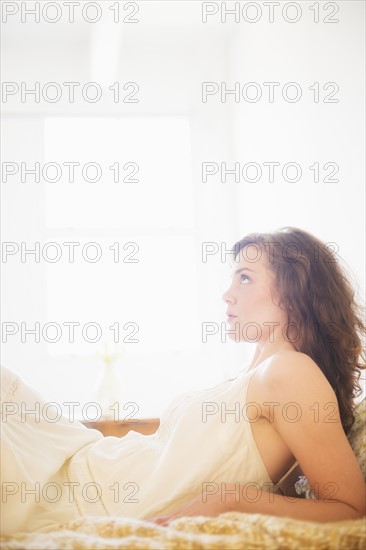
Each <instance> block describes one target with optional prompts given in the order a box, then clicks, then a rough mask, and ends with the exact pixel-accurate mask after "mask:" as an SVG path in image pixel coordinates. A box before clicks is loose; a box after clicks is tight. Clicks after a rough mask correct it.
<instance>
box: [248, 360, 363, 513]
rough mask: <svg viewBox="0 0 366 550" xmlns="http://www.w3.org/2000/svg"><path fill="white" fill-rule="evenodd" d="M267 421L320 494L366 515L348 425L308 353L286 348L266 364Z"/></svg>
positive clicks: (263, 378) (261, 374) (261, 377)
mask: <svg viewBox="0 0 366 550" xmlns="http://www.w3.org/2000/svg"><path fill="white" fill-rule="evenodd" d="M262 367H263V368H261V371H260V372H259V373H258V375H259V376H258V380H259V382H262V384H261V386H258V387H260V388H261V391H262V403H263V405H264V411H266V407H267V410H268V411H270V412H268V413H267V415H266V416H267V420H269V422H270V423H271V425H272V427H273V428H274V430H276V432H277V433H278V435H279V436H280V437H281V438H282V440H283V441H284V442H285V444H286V446H287V448H288V449H289V450H290V452H291V453H292V455H293V456H294V457H295V458H296V460H297V462H298V464H299V465H300V468H301V470H302V472H303V473H304V475H305V476H306V478H307V479H308V481H309V483H310V485H311V487H312V488H313V490H314V494H315V497H316V498H317V499H320V500H323V499H324V500H325V499H328V501H338V502H343V503H345V504H347V505H349V506H350V507H351V508H353V510H354V511H355V512H356V515H355V517H362V516H363V515H364V514H365V513H366V508H365V502H366V492H365V483H364V479H363V475H362V471H361V469H360V466H359V464H358V462H357V459H356V457H355V455H354V453H353V450H352V447H351V446H350V444H349V441H348V440H347V437H346V435H345V432H344V430H343V427H342V422H341V418H340V412H339V407H338V402H337V397H336V394H335V392H334V390H333V388H332V387H331V385H330V383H329V382H328V380H327V378H326V376H325V375H324V374H323V372H322V371H321V369H320V367H319V366H318V365H317V364H316V363H315V362H314V361H313V360H312V359H311V358H310V357H308V356H307V355H306V354H304V353H300V352H284V353H281V354H278V355H277V356H273V357H272V358H271V359H270V360H269V361H268V362H266V363H264V364H263V365H262Z"/></svg>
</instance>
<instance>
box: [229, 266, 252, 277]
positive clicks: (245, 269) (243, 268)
mask: <svg viewBox="0 0 366 550" xmlns="http://www.w3.org/2000/svg"><path fill="white" fill-rule="evenodd" d="M242 271H251V272H252V273H255V271H254V269H249V267H242V268H241V269H237V270H236V271H235V273H234V275H236V274H237V273H241V272H242Z"/></svg>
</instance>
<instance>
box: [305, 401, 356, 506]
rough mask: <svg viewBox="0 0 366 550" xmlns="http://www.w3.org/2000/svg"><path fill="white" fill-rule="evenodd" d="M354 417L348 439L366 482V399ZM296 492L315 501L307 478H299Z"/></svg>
mask: <svg viewBox="0 0 366 550" xmlns="http://www.w3.org/2000/svg"><path fill="white" fill-rule="evenodd" d="M354 415H355V422H354V424H353V426H352V428H351V430H350V431H349V433H348V435H347V439H348V441H349V443H350V445H351V447H352V449H353V452H354V453H355V456H356V458H357V461H358V463H359V465H360V468H361V471H362V473H363V477H364V480H365V481H366V397H364V398H363V399H362V401H360V402H359V403H358V404H357V405H356V407H355V410H354ZM295 491H296V493H297V494H298V495H305V498H308V499H310V500H315V495H314V492H313V490H312V488H311V486H310V484H309V482H308V480H307V479H306V477H305V476H299V479H298V481H296V483H295Z"/></svg>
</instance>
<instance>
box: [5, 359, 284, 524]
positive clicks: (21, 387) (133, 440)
mask: <svg viewBox="0 0 366 550" xmlns="http://www.w3.org/2000/svg"><path fill="white" fill-rule="evenodd" d="M1 371H2V373H1V375H2V380H1V381H2V385H1V401H2V402H1V482H2V492H3V495H2V521H1V531H2V533H3V534H10V533H15V532H21V531H46V530H48V529H52V528H54V527H55V526H56V525H58V524H60V523H64V522H66V521H69V520H72V519H77V518H79V517H81V516H85V515H103V516H105V515H110V516H116V515H117V516H124V517H131V518H147V517H150V516H154V515H158V514H165V513H168V512H170V511H172V510H174V509H176V508H178V507H179V506H181V505H183V504H184V503H185V502H188V501H189V500H191V499H192V498H194V497H196V496H198V495H200V494H202V491H203V490H204V489H206V490H207V492H209V491H214V490H216V491H220V492H221V495H222V498H224V493H223V491H224V489H225V483H236V482H238V483H240V484H248V485H253V484H257V487H261V488H262V489H263V490H265V491H275V490H276V489H275V486H274V485H273V483H272V481H271V479H270V477H269V475H268V472H267V470H266V468H265V466H264V463H263V461H262V459H261V456H260V454H259V452H258V449H257V446H256V444H255V441H254V439H253V435H252V430H251V423H250V422H249V420H248V416H247V407H246V393H247V388H248V384H249V381H250V379H251V376H252V374H253V373H254V371H255V369H250V370H249V371H244V372H240V374H239V375H238V376H237V378H235V379H233V380H227V381H226V382H224V383H222V384H218V385H217V386H214V387H211V388H209V389H206V390H203V391H196V392H191V393H188V394H184V395H182V396H179V397H178V398H177V399H175V400H174V401H173V402H172V404H171V405H170V406H169V407H168V408H167V409H166V410H165V412H164V414H163V415H162V418H161V423H160V427H159V429H158V431H157V432H156V433H155V434H153V435H148V436H146V435H142V434H139V433H137V432H134V431H130V432H129V433H128V434H127V435H125V436H124V437H122V438H118V437H114V436H108V437H103V436H102V434H101V433H100V432H98V431H97V430H91V429H88V428H86V427H85V426H83V425H82V424H81V423H80V422H77V421H70V420H69V419H67V418H65V417H62V418H61V419H59V420H58V421H57V422H50V421H49V418H52V412H51V409H52V407H51V406H49V405H48V407H49V408H48V410H47V415H46V418H42V417H41V416H42V415H39V414H36V415H27V416H26V417H25V416H24V408H25V407H26V409H27V410H30V409H35V410H37V407H38V410H41V411H42V409H43V407H44V405H45V403H46V401H45V399H44V398H43V397H42V396H41V395H40V394H39V393H38V392H37V391H36V390H34V389H33V388H32V387H31V386H29V385H28V384H26V383H25V382H24V381H23V380H22V379H21V378H20V377H19V376H18V375H17V374H15V373H14V372H13V371H11V370H9V369H7V368H5V367H2V369H1ZM37 403H38V404H39V405H37ZM248 407H249V404H248ZM22 411H23V412H22ZM43 416H44V415H43ZM221 484H223V485H221Z"/></svg>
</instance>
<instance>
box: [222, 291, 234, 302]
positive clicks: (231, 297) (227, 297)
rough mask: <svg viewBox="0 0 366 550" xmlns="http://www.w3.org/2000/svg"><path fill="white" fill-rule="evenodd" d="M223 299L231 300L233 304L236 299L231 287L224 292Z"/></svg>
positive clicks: (225, 300)
mask: <svg viewBox="0 0 366 550" xmlns="http://www.w3.org/2000/svg"><path fill="white" fill-rule="evenodd" d="M222 299H223V300H224V302H229V303H231V304H232V303H233V302H234V301H235V300H234V298H233V296H232V294H231V293H230V288H228V289H227V290H226V292H224V294H223V295H222Z"/></svg>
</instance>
